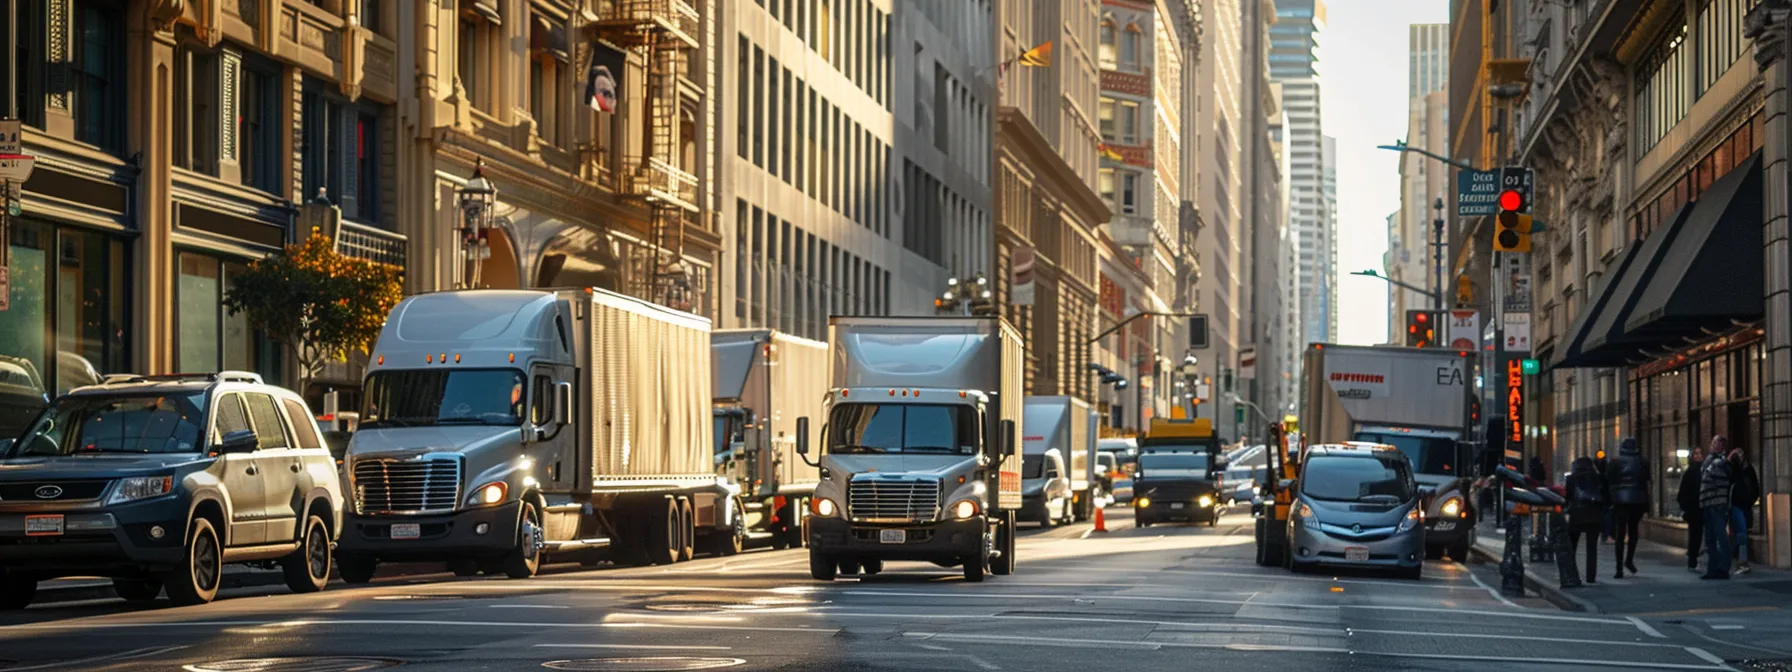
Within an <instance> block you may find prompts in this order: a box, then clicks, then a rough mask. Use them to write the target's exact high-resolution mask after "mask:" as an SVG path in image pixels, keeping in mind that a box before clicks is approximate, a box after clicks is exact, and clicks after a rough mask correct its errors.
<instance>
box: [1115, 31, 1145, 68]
mask: <svg viewBox="0 0 1792 672" xmlns="http://www.w3.org/2000/svg"><path fill="white" fill-rule="evenodd" d="M1139 37H1140V32H1139V27H1138V26H1136V25H1128V26H1126V30H1124V31H1121V33H1120V67H1121V68H1123V69H1126V70H1138V69H1139Z"/></svg>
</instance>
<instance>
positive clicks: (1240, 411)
mask: <svg viewBox="0 0 1792 672" xmlns="http://www.w3.org/2000/svg"><path fill="white" fill-rule="evenodd" d="M1232 421H1233V422H1236V423H1238V424H1240V425H1242V424H1244V407H1243V406H1233V407H1232Z"/></svg>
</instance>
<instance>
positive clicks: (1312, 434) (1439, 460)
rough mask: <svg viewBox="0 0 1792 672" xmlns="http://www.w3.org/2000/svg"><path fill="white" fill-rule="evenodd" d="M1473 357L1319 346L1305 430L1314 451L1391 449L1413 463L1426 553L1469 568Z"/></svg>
mask: <svg viewBox="0 0 1792 672" xmlns="http://www.w3.org/2000/svg"><path fill="white" fill-rule="evenodd" d="M1473 355H1474V353H1472V352H1467V351H1461V350H1449V349H1441V348H1404V347H1389V346H1348V345H1334V344H1330V343H1314V344H1312V345H1310V346H1308V348H1307V351H1306V353H1305V359H1304V361H1303V364H1304V366H1305V367H1306V368H1305V370H1306V371H1307V376H1306V378H1307V389H1306V394H1305V399H1304V406H1305V411H1304V412H1303V413H1302V414H1301V426H1302V430H1303V431H1304V432H1305V433H1306V436H1305V439H1306V442H1307V444H1308V445H1319V444H1326V443H1345V442H1350V441H1364V442H1369V443H1379V444H1392V445H1393V446H1395V447H1397V448H1399V449H1400V451H1401V452H1403V453H1405V454H1406V456H1407V458H1408V459H1409V460H1410V461H1411V462H1412V467H1413V475H1414V476H1415V477H1416V478H1417V480H1418V481H1419V484H1420V487H1421V492H1423V493H1424V495H1425V498H1426V501H1425V526H1426V535H1425V543H1426V553H1427V554H1428V555H1429V556H1430V557H1431V558H1432V559H1436V558H1439V557H1442V554H1443V553H1444V552H1445V551H1446V550H1447V551H1448V552H1449V554H1450V557H1451V558H1453V559H1455V560H1458V561H1466V560H1467V555H1468V549H1469V547H1470V546H1471V545H1473V543H1474V528H1475V512H1474V508H1473V501H1472V500H1471V499H1470V497H1469V474H1468V469H1469V461H1470V459H1471V456H1470V454H1469V447H1468V444H1467V443H1466V442H1467V441H1468V438H1469V427H1470V421H1469V394H1470V391H1471V389H1470V387H1471V385H1472V381H1473V378H1474V358H1473Z"/></svg>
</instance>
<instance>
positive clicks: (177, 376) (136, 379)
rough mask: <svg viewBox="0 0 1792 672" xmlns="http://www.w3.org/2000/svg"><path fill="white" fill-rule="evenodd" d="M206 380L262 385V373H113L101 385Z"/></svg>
mask: <svg viewBox="0 0 1792 672" xmlns="http://www.w3.org/2000/svg"><path fill="white" fill-rule="evenodd" d="M185 380H192V381H206V382H214V383H216V382H225V383H251V384H255V385H261V384H262V380H261V374H258V373H251V372H248V371H219V372H216V373H158V374H153V375H143V374H140V373H112V374H107V375H105V376H102V377H101V378H100V384H101V385H119V384H123V383H151V382H178V381H185Z"/></svg>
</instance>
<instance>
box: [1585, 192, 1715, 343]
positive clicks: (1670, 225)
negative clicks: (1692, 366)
mask: <svg viewBox="0 0 1792 672" xmlns="http://www.w3.org/2000/svg"><path fill="white" fill-rule="evenodd" d="M1692 209H1693V205H1692V204H1691V203H1688V204H1686V205H1683V206H1680V210H1679V211H1678V212H1675V213H1674V216H1673V218H1671V219H1669V220H1667V221H1666V222H1665V223H1663V224H1662V225H1661V227H1660V228H1657V229H1655V232H1654V233H1651V234H1649V237H1648V238H1644V239H1643V242H1642V243H1641V244H1639V245H1637V250H1636V258H1635V259H1632V260H1631V261H1630V268H1628V269H1625V271H1624V273H1623V275H1620V276H1618V280H1617V283H1616V285H1615V286H1614V287H1613V288H1612V295H1611V298H1610V299H1608V300H1607V301H1606V304H1605V308H1604V309H1602V310H1600V311H1599V317H1598V318H1597V319H1595V320H1593V326H1592V327H1589V328H1588V329H1587V337H1586V341H1584V342H1583V343H1582V345H1581V352H1580V359H1579V360H1578V361H1577V362H1576V364H1577V365H1579V366H1581V367H1607V366H1624V365H1625V364H1626V363H1627V362H1629V361H1630V360H1632V359H1636V358H1637V352H1638V351H1639V350H1641V349H1642V348H1643V347H1646V346H1648V345H1650V343H1648V342H1647V341H1643V342H1637V341H1636V340H1634V339H1631V338H1630V337H1629V335H1627V334H1625V333H1624V323H1625V322H1627V321H1629V320H1630V312H1631V310H1633V309H1635V308H1636V303H1637V300H1638V299H1640V298H1641V297H1642V288H1643V287H1644V286H1645V285H1647V284H1648V282H1647V281H1648V279H1649V278H1651V277H1654V275H1655V269H1656V268H1658V267H1660V266H1661V258H1662V257H1664V256H1666V255H1665V254H1664V253H1665V252H1667V250H1668V248H1670V247H1672V246H1673V244H1674V242H1675V240H1676V239H1677V238H1678V237H1679V234H1680V230H1681V229H1683V228H1685V227H1684V226H1683V225H1684V224H1685V223H1686V219H1687V216H1688V215H1689V214H1691V213H1692Z"/></svg>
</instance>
